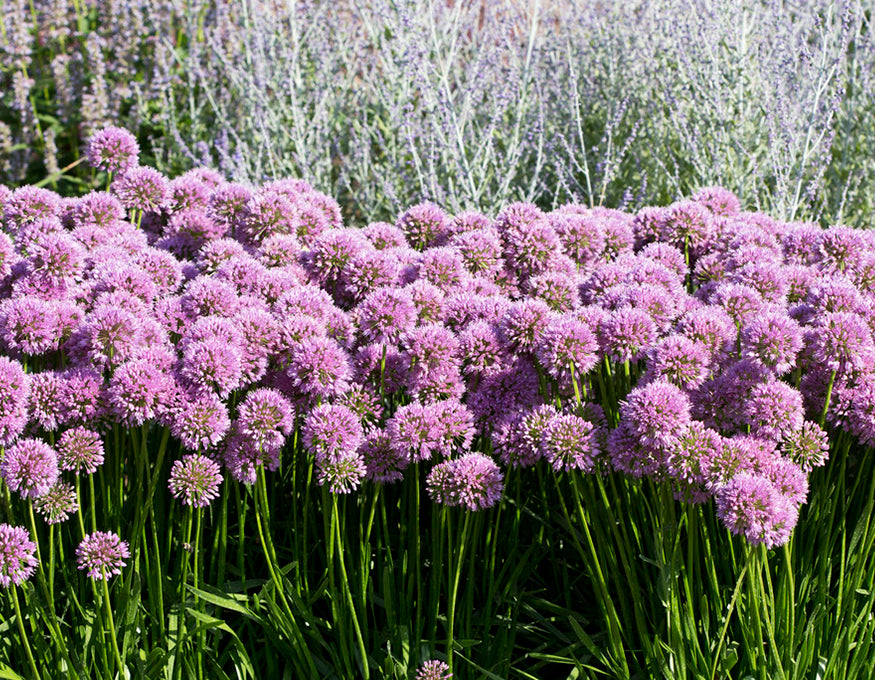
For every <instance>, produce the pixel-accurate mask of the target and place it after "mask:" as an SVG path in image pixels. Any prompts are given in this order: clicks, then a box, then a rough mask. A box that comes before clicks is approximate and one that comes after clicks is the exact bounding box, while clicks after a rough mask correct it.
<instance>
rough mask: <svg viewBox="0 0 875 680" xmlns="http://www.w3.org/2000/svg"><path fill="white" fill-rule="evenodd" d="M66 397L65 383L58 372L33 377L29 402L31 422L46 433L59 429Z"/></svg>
mask: <svg viewBox="0 0 875 680" xmlns="http://www.w3.org/2000/svg"><path fill="white" fill-rule="evenodd" d="M64 396H66V395H64V381H63V379H62V378H61V376H60V374H58V373H57V372H56V371H43V372H42V373H35V374H34V375H32V376H31V378H30V402H29V411H30V417H31V420H32V421H34V422H36V423H37V424H38V425H39V426H40V427H41V428H42V429H43V430H45V431H46V432H53V431H55V430H56V429H58V425H59V423H60V422H61V421H63V416H64V414H63V410H64V401H63V397H64Z"/></svg>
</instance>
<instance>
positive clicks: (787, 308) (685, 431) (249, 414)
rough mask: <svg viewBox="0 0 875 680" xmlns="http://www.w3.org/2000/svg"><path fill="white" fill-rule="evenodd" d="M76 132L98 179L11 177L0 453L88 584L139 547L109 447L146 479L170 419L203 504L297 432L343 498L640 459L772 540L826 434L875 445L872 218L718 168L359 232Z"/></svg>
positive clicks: (336, 219) (289, 189) (6, 557)
mask: <svg viewBox="0 0 875 680" xmlns="http://www.w3.org/2000/svg"><path fill="white" fill-rule="evenodd" d="M88 155H89V159H90V161H91V163H92V164H93V165H94V167H95V168H96V169H98V170H100V171H102V172H105V173H107V175H106V177H107V182H108V190H107V191H94V192H91V193H89V194H87V195H85V196H82V197H79V198H62V197H60V196H58V195H57V194H55V193H53V192H52V191H49V190H46V189H43V188H37V187H34V186H25V187H21V188H18V189H15V190H11V189H7V188H5V187H0V208H2V215H3V233H0V277H2V279H0V295H2V302H0V345H2V352H3V355H4V356H2V357H0V444H2V462H0V474H2V478H3V480H4V482H5V484H6V486H7V487H8V489H10V490H11V491H12V492H14V493H15V494H17V495H18V496H20V498H21V499H22V501H23V502H26V503H27V502H30V501H31V500H32V501H33V506H32V507H33V509H34V510H35V511H36V512H37V513H38V514H39V515H40V516H41V517H42V518H43V520H44V521H45V522H46V523H48V524H49V525H54V524H56V523H58V522H62V521H64V520H66V519H68V518H69V517H72V516H74V515H78V521H79V528H80V531H79V540H80V541H81V542H80V543H79V545H78V548H77V549H76V551H75V558H76V560H77V566H78V568H79V569H82V570H86V571H87V574H88V575H89V576H91V577H92V578H94V579H97V580H103V581H104V582H105V581H106V580H107V579H109V578H110V577H111V576H113V575H115V574H119V573H121V572H122V570H123V568H124V567H125V566H126V565H127V564H128V561H130V560H131V557H132V550H131V549H130V546H129V545H128V543H127V540H128V539H129V537H126V536H119V535H118V534H116V533H114V532H111V531H102V529H103V528H106V527H104V526H102V521H103V519H104V518H102V517H100V516H98V515H97V513H96V511H95V506H94V492H93V491H92V492H91V494H90V497H89V500H90V504H91V508H90V512H89V511H88V509H87V508H86V509H83V508H82V507H80V503H79V499H81V498H82V496H83V491H82V484H83V482H84V481H85V480H87V483H88V484H90V485H92V488H93V484H94V477H93V476H94V475H95V474H96V473H98V472H100V471H101V469H102V466H103V465H104V461H105V460H106V459H108V458H109V457H110V456H109V454H112V456H113V457H114V462H113V465H115V466H117V469H118V471H119V472H118V474H117V475H116V477H115V479H116V481H120V480H121V481H120V483H121V484H122V485H123V486H124V485H126V484H128V482H127V481H125V480H127V479H128V476H129V475H133V474H135V470H136V475H137V479H147V480H148V474H147V475H146V476H143V471H142V469H141V466H142V465H147V466H152V465H153V463H154V468H155V470H160V469H161V460H160V458H159V460H158V461H157V462H155V461H151V462H144V459H143V457H142V455H141V454H142V453H143V452H144V451H145V450H146V441H147V437H148V433H149V431H150V430H151V429H152V428H153V426H154V427H155V428H160V429H161V430H162V431H163V432H165V434H164V439H163V442H162V444H161V455H163V453H164V451H165V450H166V444H167V439H168V437H172V438H173V439H175V440H176V441H178V442H179V444H180V447H181V451H182V453H181V455H180V456H179V458H178V460H176V461H174V462H173V464H172V468H171V470H170V473H169V479H166V480H162V482H161V483H163V484H166V485H167V486H168V488H169V490H170V492H171V493H172V495H173V496H174V497H176V498H178V499H179V500H180V501H181V502H182V503H183V504H184V505H187V506H190V507H191V508H192V509H200V508H203V507H206V506H208V505H209V504H210V503H211V501H213V500H214V499H216V498H217V497H218V496H219V488H220V484H221V482H222V479H223V477H224V476H228V477H229V478H231V479H233V480H237V481H238V482H241V483H243V484H245V485H252V484H255V483H256V481H257V480H258V479H259V476H260V475H262V474H263V472H262V469H266V470H268V471H275V470H278V469H280V468H281V467H282V466H283V465H286V464H288V462H289V456H291V455H293V454H294V453H295V452H297V451H300V450H301V448H300V447H301V446H303V451H305V452H306V454H307V455H308V456H310V461H311V462H312V464H313V465H314V468H313V480H314V483H315V484H317V485H320V486H322V487H324V488H325V489H327V490H328V491H329V492H330V493H331V494H351V493H356V492H357V491H359V490H360V489H361V488H362V486H363V485H389V484H396V483H404V480H405V475H406V474H408V471H409V470H410V469H411V468H415V469H417V470H418V469H420V468H421V467H426V468H428V469H429V470H430V471H429V472H428V475H427V490H428V494H429V495H430V497H431V498H432V499H433V501H435V502H436V503H439V504H442V505H444V506H460V507H461V508H463V509H467V510H471V511H476V510H481V509H485V508H488V507H491V506H493V505H495V504H496V503H499V502H500V499H501V497H502V492H503V485H504V478H505V474H506V472H507V471H508V470H509V469H511V468H529V467H533V466H541V467H542V468H543V469H546V470H549V469H552V471H554V472H555V473H557V474H570V475H577V474H591V475H605V474H608V473H610V472H612V471H616V472H621V473H624V474H626V475H630V476H632V477H634V478H642V477H647V478H650V479H652V480H654V481H655V482H657V483H662V484H665V485H668V486H669V487H670V488H671V490H672V492H673V493H674V496H675V498H676V499H678V500H679V501H682V502H685V503H690V504H700V503H710V502H711V500H712V499H713V500H714V503H713V507H714V508H715V511H716V513H717V515H718V516H719V518H720V520H722V522H723V524H724V525H725V526H726V527H727V528H728V529H729V531H730V532H732V533H734V534H739V535H742V536H744V537H745V538H746V539H747V541H748V542H750V543H752V544H765V545H766V546H767V547H774V546H777V545H781V544H783V543H785V542H786V541H787V540H788V539H789V537H790V535H791V533H792V531H793V529H794V527H795V525H796V523H797V519H798V516H799V509H800V507H801V506H802V505H803V504H804V503H805V502H806V496H807V492H808V474H809V472H810V471H811V470H812V469H813V468H815V467H817V466H820V465H823V464H824V462H825V461H826V458H827V455H828V450H829V447H828V436H827V430H826V429H825V428H828V427H834V428H841V429H844V430H845V431H847V432H848V433H849V434H851V435H854V436H856V437H857V438H859V440H860V441H862V442H863V443H864V444H866V445H871V443H872V442H873V441H875V407H873V404H875V399H873V397H875V381H873V373H872V368H873V357H875V342H873V328H872V322H871V319H872V318H873V317H872V315H871V306H872V302H873V295H872V292H873V289H875V239H873V238H872V237H871V235H870V234H869V233H867V232H859V231H854V230H851V229H848V228H846V227H843V226H834V227H831V228H829V229H826V230H823V229H821V228H820V227H818V226H817V225H814V224H809V223H783V222H779V221H776V220H775V219H772V218H770V217H769V216H767V215H764V214H760V213H751V212H743V211H741V210H740V208H739V202H738V200H737V199H736V197H735V196H734V195H732V194H731V193H730V192H728V191H725V190H723V189H719V188H709V189H704V190H702V191H700V192H699V193H697V194H696V195H695V196H693V197H692V198H691V199H688V200H682V201H678V202H677V203H674V204H672V205H670V206H668V207H653V208H646V209H643V210H641V211H639V212H638V213H637V214H634V215H632V214H626V213H623V212H620V211H616V210H610V209H605V208H589V207H586V206H582V205H565V206H562V207H560V208H558V209H556V210H553V211H552V212H549V213H545V212H543V211H541V210H540V209H538V208H537V207H535V206H534V205H531V204H526V203H515V204H511V205H509V206H507V207H506V208H505V209H504V210H503V211H501V212H500V214H498V215H497V216H496V217H495V218H490V217H488V216H486V215H482V214H479V213H474V212H465V213H461V214H458V215H455V216H451V215H448V214H446V213H445V212H443V211H442V210H441V209H440V208H439V207H438V206H436V205H433V204H430V203H423V204H420V205H416V206H413V207H411V208H410V209H408V210H407V211H406V212H404V213H403V214H402V215H401V216H400V217H399V218H398V220H397V221H396V223H395V224H388V223H374V224H369V225H368V226H366V227H365V228H363V229H354V228H349V227H345V226H344V225H343V224H342V221H341V219H340V211H339V208H338V206H337V204H336V202H334V201H333V200H332V199H331V198H329V197H328V196H326V195H324V194H321V193H319V192H316V191H315V190H313V189H312V188H311V187H310V186H308V185H307V184H306V183H304V182H302V181H300V180H281V181H274V182H269V183H266V184H264V185H262V186H259V187H253V186H246V185H243V184H237V183H229V182H226V181H224V180H223V179H222V178H221V177H220V176H219V175H217V174H216V173H214V172H212V171H208V170H194V171H191V172H188V173H186V174H184V175H182V176H181V177H178V178H176V179H172V180H171V179H169V178H167V177H165V176H163V175H162V174H160V173H159V172H157V171H156V170H154V169H152V168H150V167H145V166H140V165H139V164H138V161H137V157H138V149H137V145H136V142H135V140H134V139H133V137H131V136H130V135H129V134H128V133H127V132H125V131H124V130H121V129H118V128H107V129H105V130H103V131H102V132H100V133H98V134H97V135H96V136H95V137H94V138H93V139H92V141H91V144H90V146H89V149H88ZM120 431H121V432H124V433H125V434H124V435H123V441H125V442H128V441H130V442H131V448H129V449H124V451H128V452H130V454H131V456H132V457H131V458H130V459H125V460H121V459H120V458H119V456H120V455H121V453H120V451H122V450H117V449H118V443H119V433H120ZM141 434H142V443H141V444H139V443H138V442H139V441H140V436H141ZM126 446H127V444H126ZM138 446H139V447H140V448H139V449H138ZM113 447H115V448H113ZM113 451H114V453H113ZM125 455H127V454H125ZM541 461H543V462H541ZM101 479H103V478H102V477H101ZM112 493H115V491H113V492H112ZM125 493H126V494H129V495H131V496H133V494H135V493H136V494H137V498H138V499H140V498H141V495H140V494H141V493H142V489H137V490H136V491H135V490H134V489H133V488H127V490H126V491H125ZM153 493H154V489H152V488H150V489H149V490H148V495H147V498H148V499H151V497H152V494H153ZM259 498H260V497H256V503H258V502H261V501H260V500H259ZM265 501H266V497H265ZM120 502H121V501H120ZM22 507H24V506H22ZM257 507H258V508H259V512H261V511H263V510H265V507H264V506H258V505H257ZM136 512H137V515H136V521H135V528H134V535H135V536H136V537H137V538H139V533H138V532H139V531H142V528H143V526H144V525H143V523H144V521H145V520H144V519H143V518H142V517H141V516H140V514H139V513H140V510H139V506H138V507H137V509H136ZM197 517H198V520H197V521H198V526H199V522H200V519H199V518H200V515H197ZM86 520H87V521H86ZM117 520H118V517H116V524H117ZM189 521H190V516H189ZM86 525H90V528H91V531H90V532H87V533H86ZM466 526H467V525H466ZM197 531H198V532H199V528H198V529H197ZM259 532H261V525H260V524H259ZM190 534H191V525H190V524H189V525H188V535H189V537H190ZM197 535H199V534H197ZM29 536H30V534H29V532H28V530H26V529H24V528H23V527H18V526H10V525H7V524H3V525H2V526H0V585H2V586H4V587H9V586H10V585H16V584H20V583H22V582H24V581H25V580H26V579H28V578H29V577H30V576H31V575H32V574H33V572H34V569H35V567H36V566H37V555H38V546H37V543H35V542H33V541H32V540H31V538H30V537H29ZM262 539H263V541H266V539H265V537H264V536H262ZM185 545H189V544H188V542H186V543H185ZM52 547H54V544H52ZM268 548H269V545H268V544H267V543H266V545H265V549H266V550H268ZM271 550H272V548H271ZM269 552H270V550H268V553H269ZM133 555H134V557H133V559H134V561H136V560H138V559H140V557H139V548H138V546H137V545H135V546H134V550H133ZM269 557H270V556H269ZM182 573H183V580H185V574H186V571H183V572H182ZM453 593H455V591H453ZM107 598H108V595H107ZM107 602H108V599H107ZM16 603H17V600H16ZM16 606H17V604H16ZM110 618H111V614H110ZM450 631H451V632H450V638H452V628H451V629H450ZM116 651H117V650H116ZM116 656H118V654H116ZM118 663H119V665H121V664H122V661H121V659H119V662H118Z"/></svg>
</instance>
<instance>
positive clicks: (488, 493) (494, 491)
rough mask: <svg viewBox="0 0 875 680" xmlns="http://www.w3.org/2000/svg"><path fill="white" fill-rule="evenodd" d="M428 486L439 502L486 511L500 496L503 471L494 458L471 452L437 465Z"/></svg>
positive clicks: (431, 473) (430, 493)
mask: <svg viewBox="0 0 875 680" xmlns="http://www.w3.org/2000/svg"><path fill="white" fill-rule="evenodd" d="M426 486H427V488H428V492H429V495H430V496H431V498H432V500H434V501H435V502H436V503H441V504H442V505H449V506H464V507H465V508H467V509H468V510H472V511H476V510H485V509H486V508H491V507H492V506H493V505H495V504H496V503H497V502H498V501H499V499H500V498H501V493H502V491H503V489H504V474H503V473H502V472H501V470H500V469H499V467H498V465H496V464H495V461H493V460H492V459H491V458H489V457H488V456H485V455H483V454H482V453H475V452H472V453H466V454H465V455H463V456H461V457H460V458H455V459H451V460H447V461H444V462H443V463H439V464H438V465H435V466H434V467H433V468H432V470H431V472H429V474H428V477H426Z"/></svg>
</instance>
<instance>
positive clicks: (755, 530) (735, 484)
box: [716, 472, 799, 548]
mask: <svg viewBox="0 0 875 680" xmlns="http://www.w3.org/2000/svg"><path fill="white" fill-rule="evenodd" d="M716 501H717V516H718V517H719V518H720V520H721V521H722V522H723V524H724V525H725V526H726V528H727V529H729V531H730V532H731V533H733V534H735V535H737V536H744V537H745V538H746V539H747V540H748V542H750V543H752V544H754V545H759V544H764V545H765V546H766V547H767V548H774V547H775V546H778V545H783V544H784V543H786V542H787V541H788V540H789V539H790V534H791V533H792V532H793V528H794V527H795V526H796V521H797V520H798V518H799V511H798V509H797V507H796V505H795V504H793V503H792V502H791V501H790V500H789V499H788V498H787V497H786V496H784V495H783V494H781V493H780V491H779V490H778V489H777V488H776V487H775V485H774V484H773V483H772V482H771V481H770V480H769V479H767V478H766V477H764V476H762V475H756V474H750V473H744V472H743V473H739V474H737V475H735V476H734V477H733V478H732V479H731V480H729V482H728V483H727V484H726V485H725V486H723V487H722V488H721V489H720V490H719V491H718V492H717V495H716Z"/></svg>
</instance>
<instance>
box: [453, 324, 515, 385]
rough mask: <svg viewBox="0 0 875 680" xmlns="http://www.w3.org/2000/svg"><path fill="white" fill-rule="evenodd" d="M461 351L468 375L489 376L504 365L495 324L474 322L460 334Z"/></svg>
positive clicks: (465, 371) (464, 369)
mask: <svg viewBox="0 0 875 680" xmlns="http://www.w3.org/2000/svg"><path fill="white" fill-rule="evenodd" d="M459 351H460V357H461V359H462V362H463V366H462V370H463V372H464V373H465V374H466V375H478V374H481V375H487V374H489V373H494V372H497V371H498V370H500V369H501V367H502V366H503V364H504V359H505V357H504V352H503V350H502V347H501V341H500V340H499V338H498V332H497V331H496V329H495V326H494V325H493V324H490V323H487V322H485V321H474V322H472V323H470V324H468V325H467V326H466V327H465V329H464V330H463V331H462V332H461V333H459Z"/></svg>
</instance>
